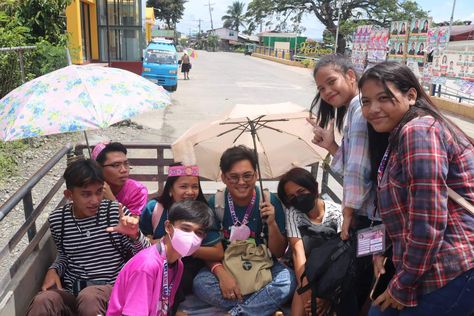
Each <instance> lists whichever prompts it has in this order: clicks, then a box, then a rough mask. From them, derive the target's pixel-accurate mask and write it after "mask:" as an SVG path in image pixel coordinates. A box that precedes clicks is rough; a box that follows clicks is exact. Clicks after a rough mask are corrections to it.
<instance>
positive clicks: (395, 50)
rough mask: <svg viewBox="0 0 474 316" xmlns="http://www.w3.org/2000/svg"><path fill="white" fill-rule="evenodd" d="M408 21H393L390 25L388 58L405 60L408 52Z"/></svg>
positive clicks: (399, 60)
mask: <svg viewBox="0 0 474 316" xmlns="http://www.w3.org/2000/svg"><path fill="white" fill-rule="evenodd" d="M409 28H410V23H409V22H408V21H393V22H392V23H391V25H390V40H389V43H388V47H389V48H388V60H393V61H398V62H402V63H404V62H405V58H406V55H407V52H408V49H407V44H408V34H409Z"/></svg>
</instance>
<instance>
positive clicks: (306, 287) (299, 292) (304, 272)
mask: <svg viewBox="0 0 474 316" xmlns="http://www.w3.org/2000/svg"><path fill="white" fill-rule="evenodd" d="M305 277H306V271H303V273H302V274H301V277H300V284H303V279H304V278H305ZM310 288H311V283H310V282H308V284H306V285H305V286H300V287H299V288H298V289H297V290H296V292H298V294H299V295H301V294H303V293H304V292H306V291H307V290H309V289H310Z"/></svg>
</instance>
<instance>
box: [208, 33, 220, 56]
mask: <svg viewBox="0 0 474 316" xmlns="http://www.w3.org/2000/svg"><path fill="white" fill-rule="evenodd" d="M218 44H219V36H217V35H216V34H209V35H208V36H207V50H209V51H213V52H215V51H216V50H217V46H218Z"/></svg>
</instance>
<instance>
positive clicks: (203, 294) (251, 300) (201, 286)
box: [193, 262, 296, 316]
mask: <svg viewBox="0 0 474 316" xmlns="http://www.w3.org/2000/svg"><path fill="white" fill-rule="evenodd" d="M271 270H272V281H271V282H270V283H269V284H267V285H266V286H264V287H263V288H261V289H260V290H258V291H256V292H254V293H252V294H248V295H245V296H244V297H243V302H238V301H234V300H227V299H225V298H224V297H223V296H222V293H221V288H220V286H219V280H218V279H217V278H216V276H215V275H214V274H212V273H211V272H210V271H209V269H208V268H203V269H202V270H201V271H199V273H198V274H197V276H196V277H195V278H194V282H193V290H194V295H196V296H197V297H199V299H201V300H202V301H204V302H206V303H208V304H210V305H213V306H216V307H220V308H222V309H225V310H227V311H228V312H229V314H231V315H261V316H265V315H271V314H273V313H274V312H275V311H277V310H278V308H279V307H280V306H281V305H282V304H284V303H285V302H286V301H287V300H288V299H289V298H290V297H291V296H292V295H293V292H294V290H295V287H296V279H295V274H294V272H293V271H292V270H291V269H289V268H288V267H286V266H285V265H283V264H281V263H279V262H275V263H274V264H273V267H272V269H271Z"/></svg>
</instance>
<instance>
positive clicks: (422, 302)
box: [369, 269, 474, 316]
mask: <svg viewBox="0 0 474 316" xmlns="http://www.w3.org/2000/svg"><path fill="white" fill-rule="evenodd" d="M473 313H474V269H471V270H469V271H467V272H464V273H463V274H461V275H460V276H458V277H457V278H455V279H454V280H451V281H450V282H449V283H448V284H446V285H445V286H443V287H442V288H440V289H437V290H435V291H433V292H431V293H428V294H425V295H422V296H420V297H419V298H418V305H417V306H416V307H405V308H404V309H402V310H401V311H399V310H396V309H394V308H387V309H386V310H385V311H383V312H382V311H380V308H379V307H378V306H372V307H371V308H370V311H369V316H398V315H399V316H425V315H426V316H469V315H472V314H473Z"/></svg>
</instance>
